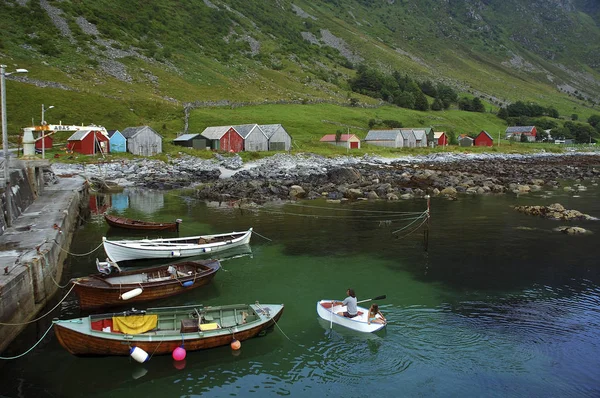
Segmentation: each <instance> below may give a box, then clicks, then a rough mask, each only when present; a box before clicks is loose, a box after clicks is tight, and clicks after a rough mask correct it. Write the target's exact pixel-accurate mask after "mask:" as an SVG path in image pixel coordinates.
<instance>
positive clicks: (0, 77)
mask: <svg viewBox="0 0 600 398" xmlns="http://www.w3.org/2000/svg"><path fill="white" fill-rule="evenodd" d="M13 73H27V69H17V70H16V71H15V72H10V73H7V72H6V65H0V91H2V95H1V101H2V146H3V147H4V196H5V197H6V226H7V227H10V226H11V225H12V196H11V193H12V192H11V191H12V188H11V186H10V169H9V167H10V166H9V162H10V154H9V152H8V131H7V123H6V83H5V78H6V76H10V75H12V74H13Z"/></svg>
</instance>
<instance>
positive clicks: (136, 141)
mask: <svg viewBox="0 0 600 398" xmlns="http://www.w3.org/2000/svg"><path fill="white" fill-rule="evenodd" d="M121 134H123V137H125V138H126V139H127V151H128V152H130V153H133V154H134V155H141V156H153V155H156V154H158V153H162V136H161V135H160V134H158V133H157V132H156V131H154V129H153V128H152V127H150V126H139V127H127V128H126V129H125V130H123V131H121Z"/></svg>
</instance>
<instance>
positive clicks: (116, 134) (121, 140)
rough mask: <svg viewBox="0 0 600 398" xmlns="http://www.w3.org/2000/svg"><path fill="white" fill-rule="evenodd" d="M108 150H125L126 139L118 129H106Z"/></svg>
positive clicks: (113, 151)
mask: <svg viewBox="0 0 600 398" xmlns="http://www.w3.org/2000/svg"><path fill="white" fill-rule="evenodd" d="M108 137H109V141H110V152H111V153H116V152H127V139H126V138H125V137H123V134H121V132H120V131H119V130H108Z"/></svg>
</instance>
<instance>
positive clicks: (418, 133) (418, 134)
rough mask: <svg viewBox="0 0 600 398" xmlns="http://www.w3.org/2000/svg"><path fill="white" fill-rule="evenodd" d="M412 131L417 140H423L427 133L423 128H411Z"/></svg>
mask: <svg viewBox="0 0 600 398" xmlns="http://www.w3.org/2000/svg"><path fill="white" fill-rule="evenodd" d="M412 132H413V134H414V135H415V137H417V140H424V139H426V138H427V133H425V130H423V129H420V130H414V129H413V131H412Z"/></svg>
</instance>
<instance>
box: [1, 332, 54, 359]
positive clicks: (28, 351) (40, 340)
mask: <svg viewBox="0 0 600 398" xmlns="http://www.w3.org/2000/svg"><path fill="white" fill-rule="evenodd" d="M52 326H54V323H52V324H51V325H50V327H49V328H48V330H46V332H45V333H44V335H43V336H42V337H41V338H40V339H39V340H38V341H37V342H36V343H35V344H34V345H33V346H32V347H31V348H30V349H28V350H27V351H25V352H24V353H22V354H19V355H16V356H14V357H0V359H6V360H10V359H18V358H21V357H23V356H25V355H27V354H29V353H30V352H31V351H32V350H33V349H34V348H35V347H37V345H38V344H40V343H41V342H42V340H44V337H46V335H47V334H48V332H49V331H50V329H52Z"/></svg>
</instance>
